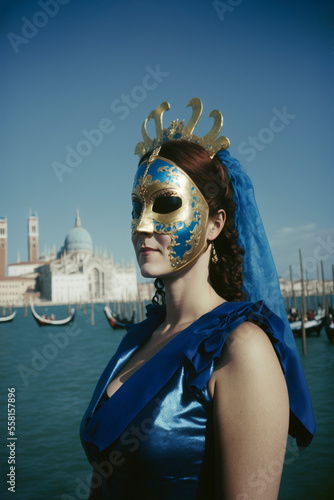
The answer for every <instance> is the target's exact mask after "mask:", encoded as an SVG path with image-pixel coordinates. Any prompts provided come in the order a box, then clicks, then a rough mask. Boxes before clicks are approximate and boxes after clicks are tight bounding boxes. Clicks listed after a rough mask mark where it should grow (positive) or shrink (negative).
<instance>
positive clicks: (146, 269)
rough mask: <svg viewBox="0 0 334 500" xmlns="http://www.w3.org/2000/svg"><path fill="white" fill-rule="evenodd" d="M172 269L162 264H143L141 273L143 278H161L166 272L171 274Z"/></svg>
mask: <svg viewBox="0 0 334 500" xmlns="http://www.w3.org/2000/svg"><path fill="white" fill-rule="evenodd" d="M170 272H172V270H170V269H169V268H168V269H162V267H161V266H154V265H152V264H143V265H142V266H140V273H141V275H142V276H143V278H160V277H162V276H164V275H166V274H170Z"/></svg>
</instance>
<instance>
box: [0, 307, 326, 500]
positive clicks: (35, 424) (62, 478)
mask: <svg viewBox="0 0 334 500" xmlns="http://www.w3.org/2000/svg"><path fill="white" fill-rule="evenodd" d="M36 309H37V311H38V312H40V313H43V312H44V308H36ZM49 312H50V311H49ZM52 312H56V315H57V318H61V317H66V316H67V307H65V306H58V307H52ZM90 320H91V318H90V308H88V309H87V314H86V315H84V314H83V311H82V310H80V309H79V310H78V311H77V313H76V318H75V321H74V323H73V324H72V325H71V326H69V327H66V328H65V327H42V328H40V327H38V325H37V324H36V322H35V320H34V318H33V317H32V315H31V313H30V311H28V317H27V318H24V310H23V309H22V308H21V309H18V312H17V315H16V318H15V320H14V321H13V322H11V323H7V324H0V380H1V382H0V425H1V427H0V450H1V451H0V460H1V461H0V466H1V470H0V474H1V476H0V480H1V483H0V498H1V499H3V500H7V499H14V500H84V499H86V498H87V496H88V484H89V483H90V476H91V467H90V465H89V463H88V461H87V459H86V456H85V454H84V452H83V449H82V447H81V443H80V439H79V434H78V432H79V424H80V421H81V418H82V415H83V413H84V411H85V409H86V407H87V405H88V403H89V400H90V397H91V395H92V392H93V390H94V387H95V384H96V382H97V380H98V378H99V376H100V374H101V372H102V370H103V369H104V367H105V365H106V364H107V362H108V361H109V359H110V357H111V356H112V355H113V353H114V352H115V350H116V348H117V346H118V344H119V342H120V340H121V338H122V336H123V334H124V331H122V330H116V331H114V330H112V329H111V327H110V326H109V324H108V323H107V320H106V318H105V316H104V313H103V305H100V304H95V326H91V324H90ZM297 346H298V349H299V352H300V353H301V352H302V349H301V340H300V339H297ZM301 360H302V364H303V367H304V370H305V375H306V379H307V382H308V385H309V389H310V393H311V398H312V402H313V407H314V412H315V417H316V421H317V433H316V436H315V438H314V440H313V442H312V444H311V445H310V446H309V448H308V449H307V450H305V451H303V452H300V451H299V450H298V449H297V448H296V446H295V445H294V442H293V440H290V439H289V441H288V448H287V453H286V459H285V467H284V471H283V477H282V483H281V489H280V495H279V499H280V500H290V499H293V500H298V499H303V500H308V499H310V500H327V499H333V498H334V477H333V476H334V474H333V467H334V390H333V380H334V344H330V343H329V341H328V339H327V336H326V334H325V331H324V330H323V331H322V332H321V335H320V337H311V338H308V339H307V356H306V357H304V356H303V355H302V354H301ZM12 387H14V388H15V395H16V402H15V405H16V437H17V440H16V441H15V460H16V464H15V467H16V469H15V475H16V477H15V482H16V485H15V494H13V493H12V492H10V491H8V489H7V488H8V487H9V484H7V480H8V477H7V474H8V473H9V465H8V456H9V450H10V449H9V448H8V447H7V444H8V443H9V440H7V438H8V437H9V436H8V431H7V394H8V391H7V389H8V388H12ZM264 474H265V477H266V479H265V480H268V481H270V478H271V473H270V471H264ZM134 500H136V499H134ZM147 500H149V499H147ZM255 500H256V499H255Z"/></svg>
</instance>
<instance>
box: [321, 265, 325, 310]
mask: <svg viewBox="0 0 334 500" xmlns="http://www.w3.org/2000/svg"><path fill="white" fill-rule="evenodd" d="M320 264H321V278H322V308H323V309H326V291H325V274H324V261H323V260H322V261H320Z"/></svg>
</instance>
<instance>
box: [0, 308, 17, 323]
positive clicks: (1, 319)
mask: <svg viewBox="0 0 334 500" xmlns="http://www.w3.org/2000/svg"><path fill="white" fill-rule="evenodd" d="M15 315H16V311H14V312H13V313H12V314H10V315H9V316H2V317H0V323H8V322H9V321H13V319H14V318H15Z"/></svg>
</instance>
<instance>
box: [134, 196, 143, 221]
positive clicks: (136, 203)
mask: <svg viewBox="0 0 334 500" xmlns="http://www.w3.org/2000/svg"><path fill="white" fill-rule="evenodd" d="M142 209H143V205H142V204H141V203H140V201H137V200H132V218H133V219H139V217H140V214H141V212H142Z"/></svg>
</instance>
